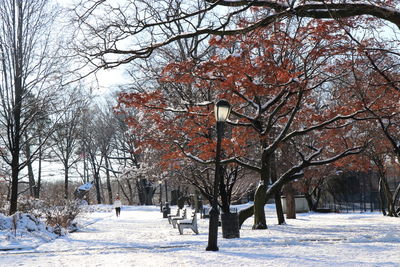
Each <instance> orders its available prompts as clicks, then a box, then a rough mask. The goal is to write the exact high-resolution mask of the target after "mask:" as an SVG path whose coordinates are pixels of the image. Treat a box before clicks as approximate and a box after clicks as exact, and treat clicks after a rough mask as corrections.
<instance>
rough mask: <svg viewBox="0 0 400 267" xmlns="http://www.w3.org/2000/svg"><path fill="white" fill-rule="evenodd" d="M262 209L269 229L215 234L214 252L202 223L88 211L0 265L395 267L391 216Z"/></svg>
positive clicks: (398, 234)
mask: <svg viewBox="0 0 400 267" xmlns="http://www.w3.org/2000/svg"><path fill="white" fill-rule="evenodd" d="M266 211H267V223H269V229H267V230H256V231H254V230H251V224H252V220H250V219H249V220H247V221H246V222H245V224H244V225H243V227H242V229H241V231H240V235H241V237H240V238H238V239H223V238H222V236H221V233H219V234H220V236H219V238H218V246H219V251H218V252H207V251H205V248H206V246H207V240H208V239H207V238H208V219H199V231H200V234H199V235H196V234H194V233H193V232H191V230H189V229H185V232H184V235H179V232H178V230H177V229H173V228H172V226H171V225H170V224H168V221H167V219H163V218H162V213H160V210H159V207H155V206H147V207H145V206H134V207H123V209H122V212H121V217H120V218H116V217H115V215H114V213H113V212H94V213H91V214H89V215H86V217H84V218H82V219H81V223H83V224H86V226H85V227H84V228H83V229H81V230H80V231H78V232H75V233H71V234H69V235H67V236H64V237H60V238H57V239H55V240H53V241H50V242H49V241H48V240H46V239H43V241H42V242H41V243H40V244H39V245H38V246H37V247H36V248H32V247H31V248H29V247H27V248H26V249H23V250H8V251H0V266H199V265H204V266H400V219H398V218H388V217H383V216H382V215H381V214H378V213H361V214H360V213H356V214H355V213H352V214H316V213H306V214H299V215H298V218H297V219H296V220H287V224H286V225H281V226H279V225H277V224H276V222H277V220H276V217H275V215H274V210H273V207H271V206H267V207H266ZM172 212H175V211H174V208H173V211H172ZM6 242H10V241H6V240H5V235H4V233H3V234H1V232H0V246H4V245H6Z"/></svg>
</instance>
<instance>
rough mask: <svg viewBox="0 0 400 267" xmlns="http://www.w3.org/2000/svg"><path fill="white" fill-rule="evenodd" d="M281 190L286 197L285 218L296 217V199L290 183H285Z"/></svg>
mask: <svg viewBox="0 0 400 267" xmlns="http://www.w3.org/2000/svg"><path fill="white" fill-rule="evenodd" d="M283 192H284V195H285V197H286V219H296V200H295V198H294V189H293V186H292V183H288V184H286V185H285V187H284V190H283Z"/></svg>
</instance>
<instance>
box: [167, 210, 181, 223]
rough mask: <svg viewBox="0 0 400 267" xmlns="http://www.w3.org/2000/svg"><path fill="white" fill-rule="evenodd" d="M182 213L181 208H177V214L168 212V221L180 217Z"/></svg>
mask: <svg viewBox="0 0 400 267" xmlns="http://www.w3.org/2000/svg"><path fill="white" fill-rule="evenodd" d="M180 213H181V210H180V209H177V210H176V214H168V217H167V218H168V222H169V224H171V219H172V218H174V217H180Z"/></svg>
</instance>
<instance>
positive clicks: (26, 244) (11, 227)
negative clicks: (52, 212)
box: [0, 213, 64, 250]
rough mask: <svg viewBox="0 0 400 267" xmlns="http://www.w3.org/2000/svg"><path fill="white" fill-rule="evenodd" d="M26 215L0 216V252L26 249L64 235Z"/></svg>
mask: <svg viewBox="0 0 400 267" xmlns="http://www.w3.org/2000/svg"><path fill="white" fill-rule="evenodd" d="M57 230H59V229H54V228H53V227H50V226H48V225H46V224H45V223H44V222H42V221H41V220H40V219H38V218H36V217H34V216H33V215H31V214H28V213H15V214H14V215H12V216H5V215H3V214H0V250H11V249H27V248H32V247H36V246H38V245H39V244H41V243H43V242H48V241H51V240H53V239H55V238H57V237H58V236H59V235H62V234H64V232H63V231H58V233H59V234H56V233H55V232H57Z"/></svg>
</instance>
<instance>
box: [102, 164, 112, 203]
mask: <svg viewBox="0 0 400 267" xmlns="http://www.w3.org/2000/svg"><path fill="white" fill-rule="evenodd" d="M104 158H105V165H106V177H107V192H108V203H109V204H112V203H113V196H112V189H111V180H110V170H109V169H108V166H109V165H108V159H107V157H104Z"/></svg>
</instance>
